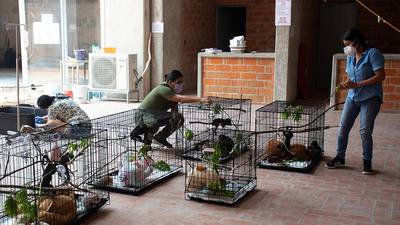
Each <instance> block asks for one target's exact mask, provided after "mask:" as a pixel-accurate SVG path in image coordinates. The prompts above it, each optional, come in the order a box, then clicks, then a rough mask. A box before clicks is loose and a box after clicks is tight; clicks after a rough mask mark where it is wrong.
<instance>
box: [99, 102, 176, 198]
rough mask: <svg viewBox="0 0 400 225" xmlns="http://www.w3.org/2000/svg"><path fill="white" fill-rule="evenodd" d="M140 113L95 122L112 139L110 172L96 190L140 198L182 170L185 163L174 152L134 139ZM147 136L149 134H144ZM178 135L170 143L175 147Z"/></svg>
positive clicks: (111, 116)
mask: <svg viewBox="0 0 400 225" xmlns="http://www.w3.org/2000/svg"><path fill="white" fill-rule="evenodd" d="M140 113H142V112H141V111H140V110H139V109H133V110H128V111H125V112H120V113H116V114H112V115H108V116H104V117H100V118H97V119H93V120H92V124H93V126H94V127H96V128H98V129H106V130H107V134H108V137H109V142H108V152H104V153H103V154H104V157H107V159H108V162H109V164H108V168H107V170H108V172H107V174H106V176H104V177H103V178H102V179H101V180H98V181H97V182H94V183H92V185H94V186H95V187H96V188H100V189H106V190H110V191H115V192H120V193H126V194H139V193H140V192H142V191H144V190H146V189H148V188H150V187H151V186H153V185H155V184H156V183H157V182H159V181H161V180H163V179H166V178H168V177H171V176H173V175H175V174H177V173H179V172H180V171H181V170H182V159H181V158H180V157H178V156H177V154H176V150H175V149H174V148H169V149H166V148H164V147H162V146H160V145H155V144H152V145H148V144H144V143H142V142H140V141H136V140H134V139H131V137H130V134H131V132H132V131H133V130H134V129H135V128H136V127H137V125H138V123H137V116H138V115H140ZM143 135H146V132H145V133H144V134H143ZM175 140H176V137H175V134H172V135H171V136H170V137H169V138H168V141H169V142H170V143H175Z"/></svg>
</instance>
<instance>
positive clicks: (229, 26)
mask: <svg viewBox="0 0 400 225" xmlns="http://www.w3.org/2000/svg"><path fill="white" fill-rule="evenodd" d="M241 35H243V36H245V35H246V7H226V6H220V7H218V8H217V48H218V49H222V51H230V49H229V40H230V39H232V38H233V37H235V36H241Z"/></svg>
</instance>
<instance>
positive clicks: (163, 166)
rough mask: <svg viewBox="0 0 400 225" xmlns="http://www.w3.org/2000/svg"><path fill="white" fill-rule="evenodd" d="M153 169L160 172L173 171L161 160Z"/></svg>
mask: <svg viewBox="0 0 400 225" xmlns="http://www.w3.org/2000/svg"><path fill="white" fill-rule="evenodd" d="M153 167H154V168H155V169H158V170H160V171H171V167H170V166H169V165H168V163H166V162H165V161H163V160H159V161H157V162H155V163H154V165H153Z"/></svg>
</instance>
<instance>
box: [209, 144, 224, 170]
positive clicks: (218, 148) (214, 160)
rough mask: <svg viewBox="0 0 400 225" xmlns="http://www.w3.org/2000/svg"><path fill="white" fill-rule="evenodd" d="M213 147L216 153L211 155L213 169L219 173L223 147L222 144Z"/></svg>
mask: <svg viewBox="0 0 400 225" xmlns="http://www.w3.org/2000/svg"><path fill="white" fill-rule="evenodd" d="M212 146H213V148H214V152H213V153H212V154H211V155H210V161H211V168H212V169H213V170H214V171H215V172H216V173H218V165H219V160H220V159H221V156H222V150H221V148H222V146H221V144H220V143H214V144H213V145H212Z"/></svg>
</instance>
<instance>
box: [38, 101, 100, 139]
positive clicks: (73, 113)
mask: <svg viewBox="0 0 400 225" xmlns="http://www.w3.org/2000/svg"><path fill="white" fill-rule="evenodd" d="M37 105H38V106H39V107H40V108H41V109H47V110H48V116H47V122H46V124H47V126H48V127H49V128H56V129H57V130H58V132H60V133H61V135H62V136H64V137H68V138H79V137H82V136H87V135H89V134H90V132H91V130H92V124H91V122H90V119H89V117H88V115H87V114H86V113H85V112H84V111H83V110H82V109H81V108H80V107H79V106H78V104H76V103H75V102H74V101H73V100H72V99H70V98H56V97H52V96H48V95H42V96H40V97H39V98H38V100H37Z"/></svg>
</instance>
